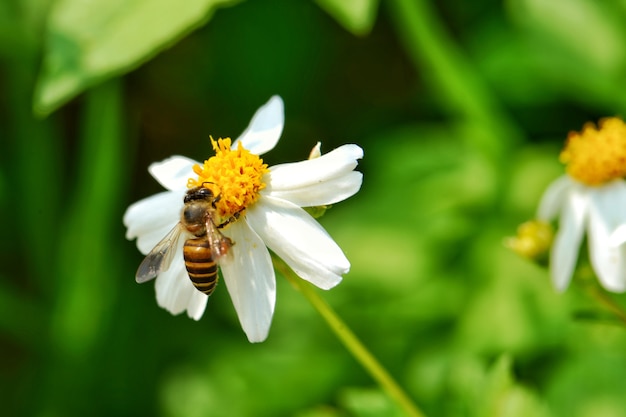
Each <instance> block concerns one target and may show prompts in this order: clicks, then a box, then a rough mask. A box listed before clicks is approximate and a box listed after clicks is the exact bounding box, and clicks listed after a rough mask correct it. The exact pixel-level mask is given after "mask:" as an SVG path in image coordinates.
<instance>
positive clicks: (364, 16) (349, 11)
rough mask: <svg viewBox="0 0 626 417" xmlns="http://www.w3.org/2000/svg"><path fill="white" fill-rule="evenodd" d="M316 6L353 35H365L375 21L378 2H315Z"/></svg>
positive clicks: (333, 0)
mask: <svg viewBox="0 0 626 417" xmlns="http://www.w3.org/2000/svg"><path fill="white" fill-rule="evenodd" d="M316 1H317V4H319V5H320V7H322V8H323V9H324V10H326V11H327V12H328V13H329V14H330V15H331V16H333V17H334V18H335V19H337V22H339V23H340V24H342V25H343V26H344V27H345V28H346V29H347V30H349V31H350V32H352V33H354V34H355V35H366V34H367V33H369V32H370V30H372V26H374V22H375V21H376V12H377V8H378V0H316Z"/></svg>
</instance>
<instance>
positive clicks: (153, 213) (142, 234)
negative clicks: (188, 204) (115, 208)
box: [123, 191, 183, 255]
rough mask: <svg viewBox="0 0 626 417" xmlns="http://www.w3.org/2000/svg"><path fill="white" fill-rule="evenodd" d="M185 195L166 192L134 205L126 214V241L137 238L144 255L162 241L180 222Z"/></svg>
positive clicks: (138, 245)
mask: <svg viewBox="0 0 626 417" xmlns="http://www.w3.org/2000/svg"><path fill="white" fill-rule="evenodd" d="M182 206H183V195H182V194H181V193H178V192H174V191H164V192H162V193H159V194H155V195H153V196H151V197H147V198H144V199H143V200H140V201H138V202H136V203H134V204H132V205H131V206H130V207H128V209H127V210H126V213H124V219H123V221H124V225H125V226H126V227H127V230H126V239H129V240H131V239H134V238H137V247H138V248H139V250H140V251H141V253H143V254H144V255H145V254H147V253H148V252H149V251H150V250H152V248H153V247H154V246H155V245H156V244H157V243H159V242H160V241H161V239H163V238H164V237H165V235H166V234H167V232H169V231H170V230H171V229H172V227H174V225H175V224H176V223H177V222H178V221H179V218H180V210H181V208H182Z"/></svg>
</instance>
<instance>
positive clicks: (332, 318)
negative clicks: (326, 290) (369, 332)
mask: <svg viewBox="0 0 626 417" xmlns="http://www.w3.org/2000/svg"><path fill="white" fill-rule="evenodd" d="M272 262H273V264H274V267H275V268H276V269H277V270H278V271H280V273H281V274H283V276H284V277H285V278H287V280H288V281H289V282H290V283H291V284H292V285H293V286H294V287H295V288H296V289H297V290H298V291H300V292H301V293H302V294H303V295H304V296H305V297H306V299H307V300H309V302H310V303H311V305H313V307H314V308H315V309H316V310H317V312H318V313H320V315H321V316H322V317H323V318H324V320H325V321H326V324H328V326H329V327H330V329H331V330H332V331H333V333H335V335H336V336H337V337H338V338H339V340H340V341H341V343H343V345H344V346H345V347H346V349H347V350H348V351H349V352H350V353H351V354H352V356H354V358H355V359H356V360H357V361H358V362H359V363H360V364H361V365H362V366H363V368H365V370H366V371H367V372H368V373H369V374H370V376H371V377H372V378H374V380H375V381H376V382H377V383H378V384H379V385H380V386H381V387H382V388H383V389H384V390H385V391H386V392H387V394H388V395H389V396H390V397H391V398H392V399H393V400H394V401H395V402H396V404H397V405H398V406H399V407H400V408H402V409H403V410H404V412H405V413H406V415H407V416H410V417H425V414H424V413H423V412H422V411H421V410H420V409H419V408H418V407H417V406H416V405H415V404H414V403H413V400H411V398H410V397H409V396H408V395H407V393H406V392H404V390H403V389H402V388H401V387H400V385H399V384H398V383H397V382H396V381H395V380H394V379H393V377H392V376H391V375H390V374H389V372H387V370H386V369H385V368H384V367H383V366H382V365H381V364H380V362H378V360H377V359H376V358H375V357H374V355H372V353H371V352H370V351H369V350H367V348H366V347H365V345H363V343H362V342H361V341H360V340H359V338H358V337H357V336H356V335H355V334H354V333H353V332H352V330H350V328H349V327H348V325H347V324H346V323H345V322H344V321H343V320H341V318H340V317H339V316H338V315H337V313H336V312H335V311H334V310H333V309H332V308H331V307H330V306H329V305H328V303H326V301H324V299H322V297H320V296H319V294H318V293H317V292H316V291H315V290H314V289H313V287H312V286H311V285H310V284H309V283H307V282H306V281H304V280H302V279H300V278H299V277H298V276H297V275H296V273H295V272H293V271H292V270H291V268H289V266H287V264H285V262H284V261H283V260H282V259H280V258H278V257H277V256H275V255H272Z"/></svg>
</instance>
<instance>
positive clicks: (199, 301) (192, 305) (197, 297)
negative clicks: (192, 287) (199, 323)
mask: <svg viewBox="0 0 626 417" xmlns="http://www.w3.org/2000/svg"><path fill="white" fill-rule="evenodd" d="M187 278H189V276H188V277H187ZM208 299H209V297H208V296H207V295H206V294H204V293H201V292H200V291H197V290H196V291H194V292H193V294H192V295H191V298H190V299H189V303H188V304H187V315H188V316H189V318H192V319H194V320H200V319H201V318H202V315H203V314H204V310H205V309H206V304H207V301H208Z"/></svg>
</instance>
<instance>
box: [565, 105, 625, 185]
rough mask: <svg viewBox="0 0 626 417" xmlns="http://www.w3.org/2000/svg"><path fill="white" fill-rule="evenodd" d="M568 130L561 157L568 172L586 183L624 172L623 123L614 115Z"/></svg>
mask: <svg viewBox="0 0 626 417" xmlns="http://www.w3.org/2000/svg"><path fill="white" fill-rule="evenodd" d="M599 126H600V128H599V129H597V128H596V126H595V125H594V124H593V123H587V124H585V126H583V130H582V132H581V133H578V132H570V134H569V135H568V137H567V142H566V143H565V149H563V151H562V152H561V155H560V158H559V159H560V160H561V162H563V163H564V164H567V168H566V170H567V173H568V174H569V175H570V176H571V177H572V178H574V179H576V180H578V181H580V182H582V183H583V184H587V185H601V184H604V183H606V182H609V181H611V180H614V179H616V178H622V177H624V176H626V124H624V122H623V121H622V120H620V119H618V118H616V117H611V118H608V119H603V120H600V123H599Z"/></svg>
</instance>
